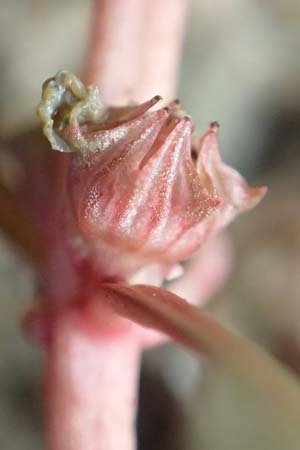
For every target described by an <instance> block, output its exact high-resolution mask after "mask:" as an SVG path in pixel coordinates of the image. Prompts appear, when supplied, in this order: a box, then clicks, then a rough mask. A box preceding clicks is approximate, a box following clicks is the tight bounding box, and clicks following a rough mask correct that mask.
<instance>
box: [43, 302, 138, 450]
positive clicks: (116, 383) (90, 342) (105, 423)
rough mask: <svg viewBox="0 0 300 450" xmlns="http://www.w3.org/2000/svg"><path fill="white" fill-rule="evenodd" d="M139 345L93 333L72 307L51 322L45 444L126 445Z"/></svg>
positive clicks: (99, 449) (55, 447) (57, 449)
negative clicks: (51, 337) (51, 334)
mask: <svg viewBox="0 0 300 450" xmlns="http://www.w3.org/2000/svg"><path fill="white" fill-rule="evenodd" d="M139 355H140V351H139V348H138V346H137V344H136V342H135V341H134V340H133V339H132V338H130V337H128V336H126V335H119V336H117V337H111V336H104V337H103V336H99V335H96V334H95V333H93V331H91V330H90V329H89V328H88V327H87V326H86V325H85V324H83V321H82V318H81V317H80V316H79V314H78V313H77V312H74V311H72V310H71V311H70V312H68V313H67V314H66V315H64V316H63V317H60V318H59V319H58V321H57V323H56V325H55V328H54V333H53V341H52V343H51V345H50V348H49V355H48V369H47V376H46V389H47V391H46V392H47V401H48V402H47V408H48V413H47V432H48V437H49V449H50V450H120V449H122V450H132V449H133V448H135V438H134V436H135V433H134V420H135V410H136V395H137V393H136V389H137V385H138V380H137V376H138V372H139V370H138V367H139Z"/></svg>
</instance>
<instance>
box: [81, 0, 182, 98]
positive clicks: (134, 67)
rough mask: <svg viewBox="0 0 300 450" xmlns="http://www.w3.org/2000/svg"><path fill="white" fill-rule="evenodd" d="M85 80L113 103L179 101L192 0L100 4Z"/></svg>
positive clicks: (123, 0) (108, 1)
mask: <svg viewBox="0 0 300 450" xmlns="http://www.w3.org/2000/svg"><path fill="white" fill-rule="evenodd" d="M95 2H96V3H95V11H94V14H93V28H92V36H91V43H90V48H89V52H88V58H87V62H86V70H85V81H86V82H87V83H90V84H96V85H98V86H99V87H100V89H101V93H102V96H103V100H104V101H105V102H106V103H109V104H127V103H128V102H132V101H136V102H140V101H144V100H146V99H149V98H151V97H153V96H154V95H157V94H159V95H162V96H163V98H164V100H165V101H170V100H173V99H174V96H175V94H176V87H177V79H178V72H179V61H180V52H181V45H182V38H183V33H184V25H185V16H186V9H187V0H151V1H149V0H95Z"/></svg>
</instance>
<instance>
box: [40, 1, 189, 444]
mask: <svg viewBox="0 0 300 450" xmlns="http://www.w3.org/2000/svg"><path fill="white" fill-rule="evenodd" d="M186 3H187V2H186V0H152V1H149V0H95V10H94V14H93V26H92V35H91V44H90V49H89V52H88V58H87V62H86V70H85V81H86V82H88V83H90V84H97V85H99V87H100V89H101V94H102V98H103V101H104V102H106V103H108V104H128V103H129V102H132V101H136V102H138V101H140V100H145V99H148V98H151V97H152V96H153V95H155V94H161V95H162V96H164V99H165V100H166V101H168V100H170V99H172V98H173V97H174V95H175V92H176V84H177V75H178V68H179V56H180V50H181V42H182V35H183V29H184V22H185V20H184V19H185V11H186ZM81 325H82V324H81V323H80V320H79V316H76V314H75V315H74V312H69V313H68V314H67V315H63V316H60V317H59V319H58V321H57V323H56V325H55V327H54V329H53V335H52V342H51V345H50V347H49V354H48V368H47V376H46V378H47V382H46V389H47V408H48V415H47V432H48V441H49V448H50V450H121V449H122V450H132V449H134V447H135V437H134V436H135V433H134V418H135V410H136V408H135V404H136V400H135V396H136V389H137V385H138V380H137V378H138V373H139V355H140V349H139V346H138V343H139V340H138V339H135V338H134V337H133V334H131V333H129V334H128V335H126V333H123V334H122V335H117V336H116V335H111V336H104V335H103V334H102V335H96V336H95V335H94V334H91V333H90V330H89V329H88V328H84V327H82V326H81Z"/></svg>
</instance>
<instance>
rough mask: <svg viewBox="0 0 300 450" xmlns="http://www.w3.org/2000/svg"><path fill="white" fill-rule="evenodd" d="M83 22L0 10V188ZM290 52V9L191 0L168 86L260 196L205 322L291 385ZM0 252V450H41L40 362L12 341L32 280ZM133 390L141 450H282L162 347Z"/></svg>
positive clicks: (202, 373) (294, 311)
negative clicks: (212, 319)
mask: <svg viewBox="0 0 300 450" xmlns="http://www.w3.org/2000/svg"><path fill="white" fill-rule="evenodd" d="M90 16H91V2H89V1H85V0H72V1H71V0H69V1H68V0H64V1H60V0H52V1H49V0H23V1H19V0H11V1H9V2H8V1H5V0H0V29H1V40H0V98H1V102H0V114H1V121H0V146H1V151H0V174H1V176H2V177H6V178H7V182H8V183H9V182H10V181H9V179H10V178H9V177H10V175H9V174H10V171H12V172H13V173H15V172H16V170H18V167H16V166H15V163H14V161H13V160H12V159H11V157H10V146H11V145H13V144H12V142H14V139H15V137H16V136H19V135H21V134H22V133H27V131H28V130H30V129H31V128H33V127H34V126H35V125H36V124H37V119H36V117H35V108H36V104H37V102H38V101H39V97H40V88H41V84H42V82H43V81H44V80H45V79H46V78H48V77H49V76H51V75H53V74H54V73H56V71H57V70H58V69H60V68H66V69H69V70H72V71H74V72H75V73H77V74H80V73H81V69H82V62H83V60H84V55H85V51H86V48H87V43H88V29H89V25H90ZM299 50H300V2H298V1H295V0H269V1H268V2H262V1H259V0H257V1H256V0H243V1H242V0H221V1H219V2H212V1H209V0H194V1H191V5H190V9H189V15H188V23H187V34H186V38H185V43H184V48H183V57H182V65H181V80H180V86H179V98H180V99H181V101H182V103H183V106H184V108H185V110H186V111H187V112H188V113H189V114H190V115H191V116H192V117H193V118H194V122H195V124H196V125H197V131H198V132H203V131H204V130H205V128H206V126H207V123H208V122H210V121H212V120H218V121H219V122H220V124H221V129H220V140H221V153H222V157H223V159H224V160H225V161H226V162H228V163H229V164H230V165H233V166H234V167H235V168H237V169H238V170H240V171H241V172H242V173H243V175H245V176H246V177H247V179H248V181H249V182H250V183H251V184H266V185H268V187H269V193H268V195H267V197H266V198H265V199H264V200H263V202H262V203H261V204H260V205H259V206H258V207H257V208H255V210H253V211H251V212H250V213H248V214H246V215H245V216H243V217H241V218H239V219H238V220H237V221H236V222H235V223H234V224H233V225H231V226H230V227H229V229H228V231H227V234H228V235H229V236H230V239H231V241H232V246H233V254H234V258H233V268H232V273H231V275H230V279H229V280H228V282H227V284H226V287H225V288H224V289H223V290H222V292H220V293H219V294H218V295H216V296H215V298H213V299H211V301H210V302H209V304H208V306H207V309H208V310H209V311H210V312H212V313H213V314H214V315H215V316H216V317H218V319H219V320H221V321H222V322H224V323H225V324H226V325H228V326H230V327H231V328H234V329H236V330H238V331H240V332H242V333H245V334H246V335H248V336H249V337H251V338H252V339H253V340H255V341H256V342H258V343H259V344H260V345H262V346H264V347H265V348H266V349H267V350H268V351H270V352H271V353H272V354H274V355H275V356H276V357H278V358H279V359H280V360H281V361H282V362H283V363H284V364H286V365H288V366H289V367H290V368H291V369H292V370H293V371H294V372H296V374H297V375H299V371H300V327H299V322H300V276H299V268H300V208H299V206H300V201H299V192H300V178H299V170H300V157H299V146H300V127H299V122H300V81H299V80H300V60H299V58H298V55H299ZM19 145H20V144H19ZM4 168H5V170H4ZM0 238H1V239H0V296H1V302H0V336H1V338H0V447H1V448H2V449H5V450H6V449H9V450H19V449H22V450H37V449H41V448H43V440H42V419H41V410H42V406H41V397H40V391H41V381H40V380H41V377H40V375H41V366H42V354H41V352H40V351H39V350H37V349H34V348H32V347H31V346H30V345H29V344H27V343H26V342H24V341H23V339H22V337H21V335H20V331H19V320H20V317H22V314H23V313H24V311H25V310H26V307H27V306H28V305H29V304H30V302H31V299H32V296H33V291H34V274H33V273H32V271H31V269H30V267H28V266H27V265H26V263H24V261H23V260H22V259H21V258H20V257H19V256H18V255H17V253H16V252H15V250H14V248H13V247H12V245H11V244H9V243H8V242H7V241H6V239H5V237H4V235H2V234H0ZM140 390H141V398H140V414H139V418H138V428H139V441H140V448H142V449H143V450H154V449H155V450H160V449H161V450H163V449H164V450H166V449H168V450H179V449H182V450H196V449H199V450H227V449H228V450H229V449H230V450H235V449H249V450H250V449H251V450H253V449H254V448H255V449H258V448H261V449H269V448H270V449H271V448H272V449H275V448H276V449H277V448H278V449H279V448H282V449H283V448H285V449H289V448H292V447H289V446H288V443H286V445H284V446H282V442H281V443H278V439H277V438H276V437H274V436H276V434H275V435H274V433H273V431H274V430H269V433H267V434H268V436H263V435H261V434H260V432H261V430H259V429H258V428H257V426H258V425H257V422H255V421H254V422H251V419H249V418H248V416H247V414H248V413H249V412H248V411H247V407H246V404H245V401H244V400H245V398H244V396H243V395H242V394H241V395H239V393H238V392H237V390H236V389H235V388H234V387H233V386H232V384H231V383H230V381H228V380H225V379H224V377H222V376H220V374H219V373H218V372H217V371H216V370H215V368H213V367H210V366H209V364H208V363H207V362H206V361H199V360H197V359H196V358H195V357H193V356H192V355H191V354H189V353H187V352H185V351H184V350H182V349H179V348H178V347H175V346H174V345H165V346H163V347H160V348H158V349H154V350H151V351H149V352H147V354H146V355H145V357H144V364H143V369H142V377H141V387H140ZM270 436H273V438H272V437H270ZM272 439H273V441H272ZM276 441H277V442H276ZM279 442H280V440H279ZM299 448H300V444H299Z"/></svg>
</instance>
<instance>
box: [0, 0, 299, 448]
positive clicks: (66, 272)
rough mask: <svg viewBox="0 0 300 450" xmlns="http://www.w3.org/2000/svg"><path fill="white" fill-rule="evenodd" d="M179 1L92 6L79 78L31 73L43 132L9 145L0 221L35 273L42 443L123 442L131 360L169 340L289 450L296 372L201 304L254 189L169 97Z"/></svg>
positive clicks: (225, 268) (131, 439) (132, 405)
mask: <svg viewBox="0 0 300 450" xmlns="http://www.w3.org/2000/svg"><path fill="white" fill-rule="evenodd" d="M185 10H186V2H185V1H184V0H164V1H163V2H162V1H161V0H152V1H151V2H148V1H147V0H115V1H114V2H112V1H111V0H96V1H95V7H94V10H93V11H94V14H93V26H92V30H91V31H92V32H91V42H90V47H89V50H88V55H87V61H86V67H85V70H84V71H83V73H84V75H83V80H84V83H83V82H82V81H81V80H80V79H79V78H77V77H76V76H75V75H73V74H72V73H71V72H68V71H64V70H61V71H59V72H58V73H57V74H56V75H55V76H53V77H51V78H49V79H48V80H46V81H45V82H44V84H43V88H42V98H41V101H40V103H39V105H38V111H37V112H38V117H39V119H40V122H41V124H42V129H43V133H44V136H45V138H46V139H45V138H44V137H43V138H42V141H41V139H38V140H37V141H35V140H32V141H30V142H29V143H26V141H24V143H23V142H22V155H21V158H20V159H21V160H22V166H24V167H22V170H23V168H24V173H23V175H24V178H23V182H24V183H23V184H22V188H21V189H20V192H19V191H18V192H17V191H12V192H10V191H9V189H7V188H6V187H5V185H4V186H2V182H1V180H0V208H1V211H0V212H1V226H2V228H3V229H4V230H5V231H6V232H7V234H8V235H9V236H10V237H11V238H12V240H13V241H15V242H16V243H19V244H20V247H21V248H22V249H23V251H24V250H25V251H24V253H25V255H27V256H29V260H30V261H31V262H32V263H33V264H32V266H33V267H34V269H35V274H36V297H35V299H34V304H33V306H32V308H31V310H30V311H29V312H28V313H27V314H26V315H25V317H24V320H23V324H22V325H23V332H24V334H25V335H26V337H27V338H28V340H29V341H31V342H33V343H34V344H38V345H39V346H41V347H42V348H43V350H44V352H45V361H46V363H45V374H44V403H45V415H44V416H45V419H44V423H45V433H46V436H47V437H46V439H47V448H49V449H50V450H133V449H134V448H135V446H136V438H135V418H136V410H137V392H138V382H139V381H138V379H139V368H140V359H141V354H142V352H143V350H144V349H147V348H149V347H151V346H154V345H156V344H159V343H161V342H164V341H165V340H166V339H169V338H171V339H172V340H173V341H175V342H177V343H178V344H180V345H183V346H185V347H186V348H187V349H188V350H191V351H193V352H194V353H195V355H196V357H198V356H201V358H202V357H204V358H207V359H208V361H209V362H212V366H213V367H214V369H215V370H216V372H217V375H218V377H220V381H222V377H224V378H226V375H228V374H230V375H232V377H233V378H234V377H235V379H236V380H237V383H236V386H234V389H235V387H237V389H238V388H239V387H240V385H241V384H243V385H244V386H245V387H246V388H245V391H246V392H247V400H246V403H247V402H249V404H250V406H249V410H250V415H251V413H252V414H253V411H252V409H251V408H252V407H253V405H254V408H253V410H254V411H256V410H257V409H258V408H257V404H259V402H261V403H262V404H263V405H267V407H268V408H269V410H270V414H269V411H268V415H269V416H270V418H271V423H272V427H273V428H275V427H274V423H275V424H276V426H277V424H278V430H279V431H278V433H280V434H282V435H284V433H285V432H286V434H287V435H288V436H289V437H290V436H291V442H292V441H293V439H294V438H295V439H294V441H295V442H297V444H296V447H295V449H298V442H299V429H300V423H299V417H300V394H299V384H298V381H297V380H296V379H295V378H294V377H293V376H292V374H291V373H290V372H289V371H288V370H286V369H285V368H284V367H283V366H281V365H280V364H278V363H277V362H276V361H275V360H274V359H273V358H272V357H271V356H269V355H268V354H266V353H265V352H264V351H262V350H260V348H259V347H258V346H256V345H255V344H253V343H252V342H251V341H249V340H247V339H246V338H244V337H242V336H239V335H238V334H235V333H234V332H232V331H231V330H228V329H227V328H226V327H224V326H222V325H221V324H220V323H219V322H218V321H217V320H216V319H215V318H214V317H213V316H212V315H210V314H209V313H205V312H203V311H201V306H203V304H204V303H205V302H206V301H208V300H209V298H210V297H211V296H212V294H213V293H214V292H216V291H217V290H218V289H219V288H220V286H221V285H222V284H223V282H224V279H225V278H226V275H227V274H228V272H229V265H230V261H229V260H230V254H229V253H230V252H229V250H230V249H228V247H227V246H226V242H225V244H224V241H222V235H221V237H219V238H218V237H217V238H215V236H216V235H217V234H218V232H220V231H221V230H222V229H223V228H224V227H225V226H227V225H228V224H229V223H230V222H231V221H233V220H234V219H235V218H236V217H237V216H238V215H239V214H241V213H243V212H246V211H248V210H250V209H252V208H253V207H255V206H256V205H257V203H259V202H260V200H261V199H262V198H263V197H264V195H265V193H266V188H265V187H250V186H248V184H247V183H246V181H245V180H244V179H243V177H242V176H241V175H240V174H239V173H238V172H237V171H235V170H234V169H232V168H231V167H229V166H227V165H226V164H225V163H224V162H223V161H222V159H221V156H220V153H219V125H218V123H217V122H212V123H211V124H210V125H209V126H208V128H207V130H206V132H205V133H204V135H203V136H202V137H200V138H199V137H197V136H196V135H195V133H194V124H193V121H192V119H191V117H189V116H188V115H187V114H186V113H185V112H184V111H183V110H182V107H181V105H180V102H179V101H178V100H172V99H174V98H176V76H177V72H178V68H179V54H180V48H181V41H182V34H183V29H184V18H185ZM166 18H168V21H167V24H168V26H167V27H166ZM155 94H161V95H162V97H160V95H155ZM145 99H150V100H146V101H145ZM164 102H165V103H164ZM160 104H162V107H160ZM118 105H119V106H118ZM39 131H40V130H39ZM49 144H50V146H49ZM26 147H28V148H26ZM50 147H52V149H53V150H54V151H52V150H51V148H50ZM24 148H25V149H26V151H23V150H24ZM27 150H28V151H27ZM18 195H19V197H18ZM218 239H219V240H218ZM241 300H243V299H241ZM218 380H219V378H218ZM232 384H233V385H234V383H232ZM248 393H250V395H248ZM250 397H251V398H250ZM252 399H253V404H252V403H251V401H252ZM257 399H259V401H258V402H257ZM247 410H248V403H247V404H245V408H244V411H247ZM273 413H274V417H275V419H276V420H274V423H273V422H272V420H273V415H272V414H273ZM254 414H255V413H254ZM258 420H259V419H258ZM245 422H246V420H245ZM251 425H252V424H251ZM262 426H263V425H262ZM253 428H255V427H253ZM273 428H272V429H273ZM255 431H256V430H255ZM282 431H283V433H282ZM272 432H273V431H272ZM258 434H259V433H258ZM272 442H273V435H272ZM263 448H264V447H263ZM281 448H282V447H280V450H281ZM291 449H292V450H294V447H291ZM272 450H273V448H272Z"/></svg>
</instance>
